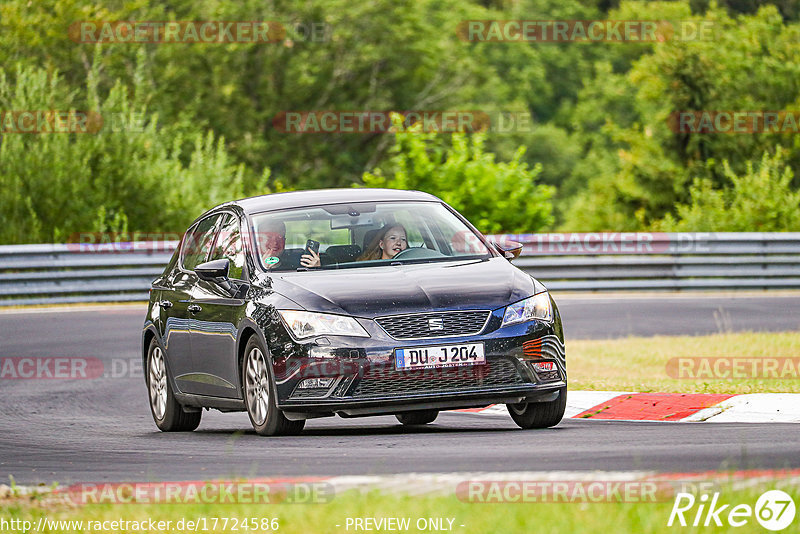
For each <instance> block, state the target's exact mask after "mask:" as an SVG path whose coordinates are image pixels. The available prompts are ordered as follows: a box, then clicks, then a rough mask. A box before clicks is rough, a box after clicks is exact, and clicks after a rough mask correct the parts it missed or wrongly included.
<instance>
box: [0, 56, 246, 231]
mask: <svg viewBox="0 0 800 534" xmlns="http://www.w3.org/2000/svg"><path fill="white" fill-rule="evenodd" d="M93 79H94V78H93V77H92V76H89V82H88V84H87V85H88V86H87V94H88V99H87V100H85V101H81V100H79V99H78V98H77V97H76V92H74V91H70V90H68V89H66V88H65V84H63V83H62V80H61V78H60V77H59V75H58V74H57V73H55V74H53V75H49V74H48V73H47V72H46V71H45V70H44V69H40V68H36V67H18V68H17V69H16V71H15V72H14V73H13V76H12V75H10V74H9V73H8V72H6V71H5V70H3V69H2V68H0V109H3V110H53V109H56V110H75V109H78V110H86V109H87V107H88V108H89V109H90V110H91V111H93V112H98V113H100V114H101V116H102V117H103V119H104V124H103V127H102V129H100V130H99V131H98V132H96V133H41V134H34V133H8V134H5V135H3V136H2V145H0V189H2V191H3V197H4V199H3V202H2V204H0V217H2V219H3V220H4V221H5V223H6V224H4V225H3V226H2V228H0V242H1V243H40V242H61V241H64V240H65V239H67V238H68V237H69V235H70V234H73V233H77V232H102V231H125V230H128V229H130V230H132V231H142V232H154V231H170V232H175V231H178V232H180V231H181V230H182V229H184V228H185V227H186V225H187V224H188V223H189V222H190V221H191V220H192V219H194V218H195V217H196V216H197V215H199V214H200V213H201V212H202V211H203V210H205V209H207V208H209V207H211V206H213V205H214V204H217V203H219V202H222V201H224V200H229V199H230V198H233V197H237V196H241V195H242V194H243V187H242V181H243V172H244V170H243V167H242V166H237V165H234V164H233V163H232V162H231V160H230V158H229V157H228V154H227V152H226V150H225V146H224V143H223V140H222V139H219V138H215V136H214V135H213V134H212V133H207V134H206V133H203V132H200V131H192V130H191V128H190V127H187V125H170V126H168V127H163V128H161V127H159V126H158V125H157V117H156V116H154V115H148V113H147V108H146V106H145V105H144V104H141V102H143V101H145V99H144V96H143V95H142V94H137V95H135V97H136V98H130V97H129V96H128V91H127V90H126V89H125V88H124V87H123V86H122V85H121V84H117V85H115V86H114V87H113V89H111V91H110V92H109V94H108V95H107V97H106V98H105V99H103V100H102V101H101V99H100V98H99V97H97V88H96V86H94V85H93V81H92V80H93Z"/></svg>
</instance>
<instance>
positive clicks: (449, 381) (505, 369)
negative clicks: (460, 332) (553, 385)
mask: <svg viewBox="0 0 800 534" xmlns="http://www.w3.org/2000/svg"><path fill="white" fill-rule="evenodd" d="M523 383H524V381H523V379H522V377H521V376H520V373H519V371H518V370H517V366H516V364H514V362H513V361H511V360H509V359H507V358H496V359H492V360H491V361H489V362H487V363H486V364H485V365H465V366H461V367H447V368H437V369H414V370H411V371H397V370H395V369H392V368H384V369H380V368H372V369H370V370H368V371H367V372H366V373H365V374H364V376H363V377H362V378H361V381H360V382H359V383H358V385H357V386H356V387H355V389H354V390H353V392H352V395H353V396H354V397H380V396H393V395H408V394H413V393H441V392H448V391H470V390H475V389H481V388H492V387H502V386H513V385H518V384H523Z"/></svg>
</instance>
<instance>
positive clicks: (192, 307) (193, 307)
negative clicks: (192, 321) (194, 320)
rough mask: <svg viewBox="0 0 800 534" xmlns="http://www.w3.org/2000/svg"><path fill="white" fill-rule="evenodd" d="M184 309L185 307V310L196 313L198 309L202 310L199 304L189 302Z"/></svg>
mask: <svg viewBox="0 0 800 534" xmlns="http://www.w3.org/2000/svg"><path fill="white" fill-rule="evenodd" d="M186 309H187V310H189V311H190V312H192V313H197V312H199V311H203V308H202V307H200V305H199V304H189V305H188V306H187V307H186Z"/></svg>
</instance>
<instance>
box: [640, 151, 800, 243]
mask: <svg viewBox="0 0 800 534" xmlns="http://www.w3.org/2000/svg"><path fill="white" fill-rule="evenodd" d="M723 169H724V174H725V177H726V179H727V180H728V181H729V183H728V184H726V185H725V186H724V187H723V188H722V189H715V188H713V187H712V184H711V182H710V181H709V180H707V179H699V180H695V182H694V183H693V185H692V187H691V188H690V194H691V203H689V204H680V205H678V206H677V208H676V211H677V216H676V217H672V216H671V215H667V217H665V218H664V219H663V220H662V221H658V222H657V223H656V224H655V225H654V228H655V229H657V230H661V231H666V232H687V231H707V232H718V231H733V232H753V231H757V232H797V231H800V190H797V189H793V188H792V186H791V182H792V176H793V175H794V173H793V172H792V169H791V168H790V167H788V166H787V165H786V153H785V152H784V151H783V150H782V149H781V148H780V147H779V148H778V149H777V150H776V151H775V154H773V155H770V154H769V153H764V156H763V157H762V158H761V162H760V164H759V165H758V168H757V169H754V166H753V164H752V163H750V162H748V163H747V169H746V171H745V172H744V173H743V174H736V173H735V172H734V171H733V170H732V169H731V167H730V165H729V164H728V162H727V161H725V162H723Z"/></svg>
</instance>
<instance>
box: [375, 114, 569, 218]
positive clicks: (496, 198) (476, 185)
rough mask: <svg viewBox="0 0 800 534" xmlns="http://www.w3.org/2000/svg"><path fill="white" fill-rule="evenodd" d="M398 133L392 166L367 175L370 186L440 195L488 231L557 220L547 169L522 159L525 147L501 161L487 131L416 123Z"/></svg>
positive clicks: (392, 151) (392, 153) (391, 159)
mask: <svg viewBox="0 0 800 534" xmlns="http://www.w3.org/2000/svg"><path fill="white" fill-rule="evenodd" d="M394 136H395V137H394V146H393V147H392V148H391V150H390V154H391V156H390V157H389V159H388V160H387V162H386V164H385V165H384V166H382V167H381V168H378V169H375V170H373V171H372V172H367V173H364V176H363V181H364V184H365V185H366V186H369V187H388V188H391V189H414V190H420V191H425V192H427V193H431V194H434V195H436V196H438V197H440V198H441V199H443V200H444V201H445V202H447V203H448V204H450V205H451V206H453V207H454V208H456V209H457V210H458V211H460V212H461V213H462V214H463V215H464V216H465V217H467V218H468V219H469V220H470V221H471V222H472V223H473V224H474V225H475V226H476V227H477V228H478V229H479V230H480V231H481V232H484V233H487V234H488V233H504V232H507V233H516V232H536V231H539V230H542V229H544V228H547V227H548V226H550V225H551V224H552V223H553V215H552V211H553V207H552V204H551V198H552V196H553V193H554V188H553V187H551V186H547V185H541V184H537V183H536V178H537V176H538V175H539V173H540V172H541V167H540V166H539V165H538V164H537V165H536V167H534V168H533V169H530V168H528V165H527V164H526V163H524V162H523V161H522V157H523V155H524V153H525V149H524V147H519V148H518V149H517V151H516V154H515V155H514V157H513V159H512V160H511V161H509V162H498V161H495V155H494V154H493V153H491V152H487V151H486V150H485V149H484V142H485V136H484V135H483V134H474V135H472V136H468V135H466V134H452V135H449V136H448V135H441V134H435V133H430V134H429V133H420V132H418V131H417V130H415V129H414V128H413V127H411V128H410V129H408V130H406V131H403V130H400V129H398V131H397V132H396V133H395V134H394ZM448 139H450V143H448V142H447V140H448Z"/></svg>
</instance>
